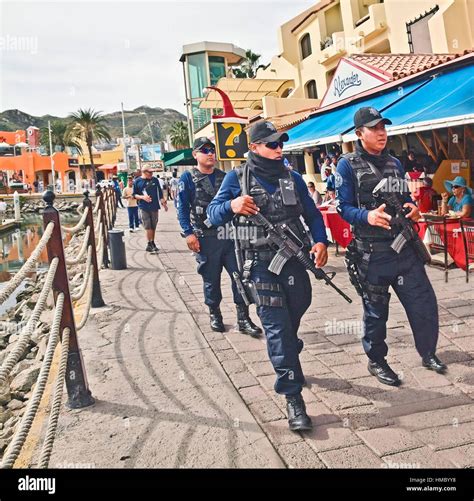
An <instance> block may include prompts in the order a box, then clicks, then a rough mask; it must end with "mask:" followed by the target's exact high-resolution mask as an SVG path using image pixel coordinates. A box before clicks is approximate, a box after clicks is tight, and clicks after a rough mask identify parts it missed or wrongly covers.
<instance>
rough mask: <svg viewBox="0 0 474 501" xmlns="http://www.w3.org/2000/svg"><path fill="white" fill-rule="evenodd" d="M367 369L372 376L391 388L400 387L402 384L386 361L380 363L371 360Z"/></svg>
mask: <svg viewBox="0 0 474 501" xmlns="http://www.w3.org/2000/svg"><path fill="white" fill-rule="evenodd" d="M367 368H368V369H369V372H370V374H372V376H375V377H376V378H377V379H378V380H379V381H380V382H381V383H383V384H388V385H389V386H399V385H401V384H402V381H401V380H400V378H399V377H398V374H396V373H395V372H394V371H393V370H392V368H391V367H390V365H388V363H387V361H386V360H385V359H384V360H381V361H380V362H374V361H373V360H369V365H368V367H367Z"/></svg>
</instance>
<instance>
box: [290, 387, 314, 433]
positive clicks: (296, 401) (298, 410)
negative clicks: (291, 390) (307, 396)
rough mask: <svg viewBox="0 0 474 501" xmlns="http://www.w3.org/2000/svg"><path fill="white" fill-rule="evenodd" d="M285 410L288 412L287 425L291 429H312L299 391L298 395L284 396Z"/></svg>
mask: <svg viewBox="0 0 474 501" xmlns="http://www.w3.org/2000/svg"><path fill="white" fill-rule="evenodd" d="M286 411H287V413H288V425H289V427H290V430H291V431H304V430H312V429H313V423H312V422H311V418H310V417H309V416H308V414H306V406H305V404H304V400H303V397H302V396H301V393H299V394H298V395H287V396H286Z"/></svg>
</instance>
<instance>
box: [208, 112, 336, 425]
mask: <svg viewBox="0 0 474 501" xmlns="http://www.w3.org/2000/svg"><path fill="white" fill-rule="evenodd" d="M249 139H250V141H249V143H250V151H249V153H248V158H247V162H246V163H245V164H243V165H242V166H241V167H240V168H238V169H236V170H234V171H232V172H229V173H228V174H227V175H226V177H225V179H224V181H223V183H222V185H221V188H220V190H219V192H218V193H217V195H216V197H215V198H214V200H213V201H212V202H211V203H210V204H209V207H208V209H207V213H208V216H209V219H210V221H211V223H212V224H214V225H221V224H225V223H227V222H229V221H232V220H233V221H234V224H235V228H236V241H237V244H238V247H239V250H240V252H241V253H242V260H243V270H244V271H243V272H244V274H247V275H248V277H247V278H248V279H249V283H251V284H253V287H254V289H255V291H256V294H257V297H258V301H256V302H257V314H258V316H259V318H260V320H261V322H262V325H263V328H264V331H265V335H266V338H267V350H268V355H269V357H270V360H271V362H272V365H273V368H274V370H275V372H276V375H277V379H276V382H275V391H276V392H277V393H280V394H283V395H285V396H286V399H287V411H288V422H289V427H290V430H309V429H311V427H312V423H311V419H310V417H309V416H308V415H307V413H306V408H305V403H304V401H303V398H302V396H301V391H302V386H303V384H304V376H303V371H302V368H301V364H300V361H299V353H300V351H301V350H302V348H303V342H302V340H301V339H299V338H298V329H299V326H300V321H301V318H302V316H303V314H304V313H305V311H306V310H307V309H308V307H309V306H310V304H311V283H310V280H309V276H308V273H307V271H306V269H305V268H304V267H303V266H302V265H301V264H300V263H299V262H298V261H297V260H296V259H293V258H292V259H289V260H288V261H287V262H286V263H285V264H284V266H283V268H282V269H281V272H280V274H279V275H277V274H275V273H273V272H271V271H269V269H268V267H269V264H270V262H271V261H272V260H273V258H274V256H275V254H276V251H275V250H274V249H273V248H272V247H271V246H270V245H269V244H268V241H267V240H266V233H265V229H264V228H263V227H262V226H259V225H258V224H257V223H256V222H255V221H254V220H253V219H252V217H251V216H253V215H255V214H257V212H260V214H262V215H263V216H264V217H265V218H266V219H267V220H269V221H270V222H271V223H272V224H279V223H285V224H286V225H287V227H289V228H291V230H292V231H293V232H294V234H295V235H297V237H298V238H299V240H301V241H303V242H304V243H305V244H306V248H307V250H308V252H309V251H310V250H311V252H312V253H313V254H314V255H315V262H316V265H317V266H318V267H322V266H324V265H325V264H326V262H327V239H326V231H325V227H324V223H323V219H322V216H321V214H320V212H319V211H318V209H317V208H316V206H315V204H314V202H313V200H312V199H311V197H310V196H309V193H308V189H307V188H306V183H305V182H304V180H303V178H302V177H301V175H300V174H298V173H297V172H295V171H293V170H291V169H289V168H288V167H287V166H285V164H284V159H283V153H282V148H283V143H284V142H285V141H288V134H286V133H284V132H283V133H281V132H278V131H277V130H276V128H275V126H274V125H273V124H272V123H270V122H265V121H262V122H259V123H257V124H256V125H254V126H253V127H252V128H251V129H250V131H249ZM301 216H303V218H304V220H305V222H306V225H307V226H308V227H309V229H310V233H311V235H309V234H308V233H307V232H306V230H305V228H304V225H303V224H302V222H301V219H300V217H301ZM311 237H312V240H313V242H311Z"/></svg>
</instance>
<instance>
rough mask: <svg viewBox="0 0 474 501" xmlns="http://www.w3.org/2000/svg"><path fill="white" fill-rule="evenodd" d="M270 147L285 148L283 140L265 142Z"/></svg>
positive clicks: (271, 148)
mask: <svg viewBox="0 0 474 501" xmlns="http://www.w3.org/2000/svg"><path fill="white" fill-rule="evenodd" d="M263 144H264V145H265V146H266V147H267V148H268V149H270V150H276V149H277V148H283V144H284V143H283V141H271V142H270V143H263Z"/></svg>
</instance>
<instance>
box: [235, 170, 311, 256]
mask: <svg viewBox="0 0 474 501" xmlns="http://www.w3.org/2000/svg"><path fill="white" fill-rule="evenodd" d="M246 174H247V180H245V179H244V176H245V175H246ZM237 177H238V179H239V183H240V188H241V191H242V194H247V195H250V196H251V197H252V198H253V199H254V202H255V204H256V205H257V207H258V208H259V209H260V213H261V214H262V215H263V216H265V217H266V218H267V219H268V220H269V221H270V222H271V223H272V224H275V223H285V224H287V225H288V226H289V227H290V228H291V230H292V231H293V232H294V233H295V234H296V235H297V236H298V238H300V239H301V240H302V241H303V243H304V244H305V246H307V247H308V248H310V246H311V241H310V238H309V235H308V232H307V231H306V229H305V227H304V226H303V223H302V221H301V219H300V217H301V215H302V214H303V212H304V211H303V205H302V203H301V200H300V197H299V195H298V190H297V189H296V183H295V181H294V179H293V176H292V175H291V172H290V171H288V172H287V179H288V181H289V182H290V183H292V185H293V188H294V192H295V195H296V204H294V205H285V203H284V201H283V197H282V194H281V188H280V186H278V188H277V189H276V191H275V192H274V193H273V194H270V193H269V192H268V191H267V190H266V189H265V188H264V187H263V186H262V185H261V184H260V183H259V182H258V181H257V179H256V177H255V176H254V175H253V174H252V173H251V172H250V169H248V167H246V164H244V165H242V166H241V167H239V168H238V169H237ZM246 185H248V186H246ZM246 188H247V189H246ZM235 226H236V231H237V238H238V239H239V242H240V247H241V248H242V250H258V251H267V250H273V249H271V247H270V246H269V245H268V244H267V241H266V232H265V230H264V229H263V228H262V227H261V226H259V225H256V224H255V223H253V222H252V220H251V219H250V218H248V217H245V216H238V217H237V218H236V221H235Z"/></svg>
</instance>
